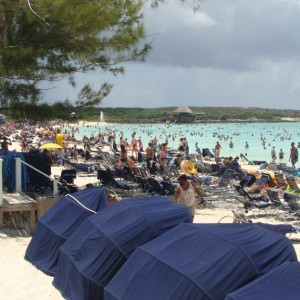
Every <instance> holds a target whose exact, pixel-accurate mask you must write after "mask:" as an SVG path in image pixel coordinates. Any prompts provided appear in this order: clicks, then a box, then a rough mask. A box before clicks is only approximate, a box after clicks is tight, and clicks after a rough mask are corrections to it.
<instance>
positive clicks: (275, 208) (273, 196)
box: [267, 189, 291, 221]
mask: <svg viewBox="0 0 300 300" xmlns="http://www.w3.org/2000/svg"><path fill="white" fill-rule="evenodd" d="M267 195H268V197H269V199H270V201H271V203H272V206H271V207H270V209H271V210H272V213H273V214H275V216H276V217H277V218H278V219H279V220H280V221H281V220H284V221H286V219H288V218H289V217H290V216H291V215H290V213H289V210H288V207H287V206H284V205H283V203H282V201H281V199H280V198H279V195H278V191H277V190H274V189H267Z"/></svg>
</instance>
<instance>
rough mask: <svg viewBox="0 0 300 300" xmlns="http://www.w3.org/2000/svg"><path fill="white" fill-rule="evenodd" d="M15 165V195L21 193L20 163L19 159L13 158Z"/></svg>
mask: <svg viewBox="0 0 300 300" xmlns="http://www.w3.org/2000/svg"><path fill="white" fill-rule="evenodd" d="M15 163H16V193H20V192H22V161H21V158H20V157H16V158H15Z"/></svg>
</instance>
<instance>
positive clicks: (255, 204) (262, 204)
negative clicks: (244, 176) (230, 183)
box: [235, 185, 272, 217]
mask: <svg viewBox="0 0 300 300" xmlns="http://www.w3.org/2000/svg"><path fill="white" fill-rule="evenodd" d="M235 189H236V191H237V193H238V195H235V198H236V200H237V201H238V202H239V203H240V204H242V207H239V209H240V210H241V209H242V210H243V211H245V213H248V212H249V210H250V211H251V212H252V213H253V215H254V217H256V215H257V214H259V213H260V212H261V211H264V212H266V214H267V209H269V208H270V207H271V206H272V203H270V202H269V199H268V198H266V197H265V196H262V195H260V196H257V197H251V196H250V195H249V194H248V193H247V192H246V191H245V190H244V189H243V188H242V187H241V186H240V185H236V186H235ZM267 215H268V214H267Z"/></svg>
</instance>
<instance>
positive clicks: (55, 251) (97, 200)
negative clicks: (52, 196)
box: [25, 187, 108, 275]
mask: <svg viewBox="0 0 300 300" xmlns="http://www.w3.org/2000/svg"><path fill="white" fill-rule="evenodd" d="M72 197H75V198H76V199H77V200H78V201H79V202H80V203H82V204H83V205H84V206H85V207H87V208H89V209H91V210H93V211H96V212H98V211H100V210H102V209H104V208H106V207H108V201H107V197H106V191H105V189H104V188H101V187H91V188H86V189H84V190H81V191H78V192H75V193H74V194H72ZM92 214H93V213H92V212H90V211H88V210H87V209H85V208H83V207H82V206H81V205H80V204H78V203H77V202H76V201H75V200H73V199H72V198H71V197H70V196H68V195H66V196H63V197H61V198H60V199H59V200H58V201H57V202H56V203H55V204H54V205H53V206H52V207H51V208H50V209H49V210H48V211H47V212H46V213H45V214H44V215H43V216H42V217H41V218H40V219H39V220H38V222H37V226H36V230H35V232H34V235H33V237H32V239H31V241H30V243H29V245H28V247H27V249H26V253H25V258H26V259H27V260H29V261H30V262H31V263H32V264H34V265H35V266H36V267H37V268H38V269H40V270H42V271H43V272H45V273H47V274H49V275H54V273H55V270H56V266H57V262H58V256H59V248H60V246H61V245H62V244H63V243H64V242H65V241H66V240H67V239H68V238H69V237H70V235H71V234H72V233H73V232H74V231H76V229H77V228H78V227H79V226H80V225H81V223H82V222H83V221H84V219H86V218H87V217H89V216H90V215H92Z"/></svg>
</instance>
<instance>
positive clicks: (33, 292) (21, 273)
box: [0, 124, 300, 300]
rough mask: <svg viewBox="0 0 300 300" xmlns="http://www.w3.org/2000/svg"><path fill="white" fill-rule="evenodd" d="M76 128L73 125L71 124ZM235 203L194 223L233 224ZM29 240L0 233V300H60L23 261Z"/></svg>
mask: <svg viewBox="0 0 300 300" xmlns="http://www.w3.org/2000/svg"><path fill="white" fill-rule="evenodd" d="M73 125H74V126H76V124H73ZM10 148H11V149H12V150H13V149H16V150H19V149H20V145H19V144H18V143H13V145H11V147H10ZM60 172H61V167H52V175H60ZM75 183H76V184H77V185H78V186H79V187H84V186H85V185H86V184H88V183H92V184H98V180H97V178H96V174H85V173H82V174H78V176H77V178H76V180H75ZM237 206H238V202H237V201H236V200H234V199H231V200H230V201H227V200H226V201H220V202H219V204H218V205H217V204H215V203H212V204H210V203H208V205H207V207H206V208H203V209H200V210H199V209H197V210H196V216H195V219H194V223H218V222H221V223H232V221H233V218H232V210H235V209H236V208H237ZM247 218H248V219H251V220H252V221H253V222H265V223H271V224H279V223H281V222H279V221H278V220H276V219H275V218H274V217H268V218H267V217H266V216H264V217H260V218H256V219H255V218H253V216H251V215H249V216H247ZM288 237H289V238H293V239H300V234H292V235H291V236H289V235H288ZM30 240H31V236H24V232H23V231H22V229H20V234H18V233H14V234H13V236H10V231H9V230H8V231H7V230H0V247H1V252H0V253H1V254H0V282H1V297H2V298H3V299H7V300H17V299H33V300H35V299H36V300H43V299H63V298H62V296H61V295H60V293H59V291H58V290H56V289H55V288H54V287H53V285H52V280H53V278H52V277H50V276H48V275H46V274H44V273H42V272H41V271H39V270H37V269H36V268H35V267H34V266H33V265H31V263H29V262H27V261H26V260H25V259H24V254H25V251H26V248H27V246H28V244H29V242H30ZM294 248H295V250H296V253H297V256H298V259H300V243H297V242H294Z"/></svg>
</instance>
